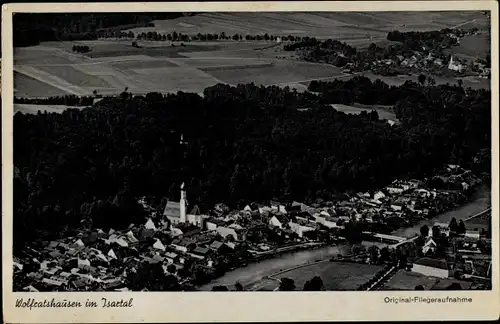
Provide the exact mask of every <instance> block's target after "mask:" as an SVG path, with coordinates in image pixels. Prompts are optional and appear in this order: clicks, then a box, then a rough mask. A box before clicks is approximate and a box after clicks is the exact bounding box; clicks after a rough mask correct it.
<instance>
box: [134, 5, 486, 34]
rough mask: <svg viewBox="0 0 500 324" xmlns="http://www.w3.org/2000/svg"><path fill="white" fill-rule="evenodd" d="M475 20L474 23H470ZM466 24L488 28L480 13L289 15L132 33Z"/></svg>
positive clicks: (207, 16) (189, 22) (216, 19)
mask: <svg viewBox="0 0 500 324" xmlns="http://www.w3.org/2000/svg"><path fill="white" fill-rule="evenodd" d="M474 19H476V20H475V21H473V20H474ZM466 22H469V23H468V24H467V25H464V27H467V28H471V27H473V26H476V27H478V28H481V27H485V26H487V20H486V17H485V16H483V15H482V14H481V13H480V12H472V11H469V12H447V13H443V12H421V13H419V14H418V15H416V14H415V13H413V12H290V13H273V12H262V13H258V14H254V13H244V12H242V13H239V12H238V13H236V12H234V13H204V14H199V15H196V16H192V17H180V18H177V19H172V20H161V21H154V22H153V23H154V24H155V26H154V27H147V28H134V29H132V31H133V32H134V33H141V32H149V31H157V32H159V33H170V32H172V31H174V30H175V31H177V32H181V33H183V34H197V33H221V32H224V33H226V34H228V35H234V34H235V33H238V34H259V33H260V34H264V33H269V34H275V35H294V36H306V35H307V36H314V37H317V38H332V37H335V38H352V39H356V38H367V37H385V36H386V34H387V32H388V31H391V30H393V29H399V30H400V31H407V30H408V31H409V30H435V29H442V28H450V27H454V26H457V25H460V24H464V23H466Z"/></svg>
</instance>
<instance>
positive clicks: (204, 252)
mask: <svg viewBox="0 0 500 324" xmlns="http://www.w3.org/2000/svg"><path fill="white" fill-rule="evenodd" d="M209 254H210V249H208V248H204V247H201V246H197V247H196V248H195V249H194V250H193V252H192V253H191V255H192V256H193V257H195V258H198V259H201V260H203V259H205V258H206V257H207V256H208V255H209Z"/></svg>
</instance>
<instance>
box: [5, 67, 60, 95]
mask: <svg viewBox="0 0 500 324" xmlns="http://www.w3.org/2000/svg"><path fill="white" fill-rule="evenodd" d="M66 94H68V93H67V92H66V91H64V90H62V89H59V88H56V87H53V86H51V85H49V84H47V83H44V82H41V81H38V80H35V79H33V78H31V77H29V76H26V75H24V74H21V73H17V72H14V95H15V96H16V97H51V96H64V95H66Z"/></svg>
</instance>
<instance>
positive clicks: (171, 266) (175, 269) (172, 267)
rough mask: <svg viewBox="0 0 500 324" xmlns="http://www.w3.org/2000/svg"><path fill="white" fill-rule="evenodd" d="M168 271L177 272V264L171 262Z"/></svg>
mask: <svg viewBox="0 0 500 324" xmlns="http://www.w3.org/2000/svg"><path fill="white" fill-rule="evenodd" d="M167 271H168V272H170V273H175V272H176V271H177V268H176V267H175V265H173V264H169V265H168V266H167Z"/></svg>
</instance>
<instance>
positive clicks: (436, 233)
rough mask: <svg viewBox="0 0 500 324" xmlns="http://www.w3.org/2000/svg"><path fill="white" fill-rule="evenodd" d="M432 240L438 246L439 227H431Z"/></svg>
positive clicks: (439, 239)
mask: <svg viewBox="0 0 500 324" xmlns="http://www.w3.org/2000/svg"><path fill="white" fill-rule="evenodd" d="M432 238H433V239H434V241H435V242H436V243H438V244H439V242H440V241H441V228H440V227H439V226H432Z"/></svg>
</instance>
